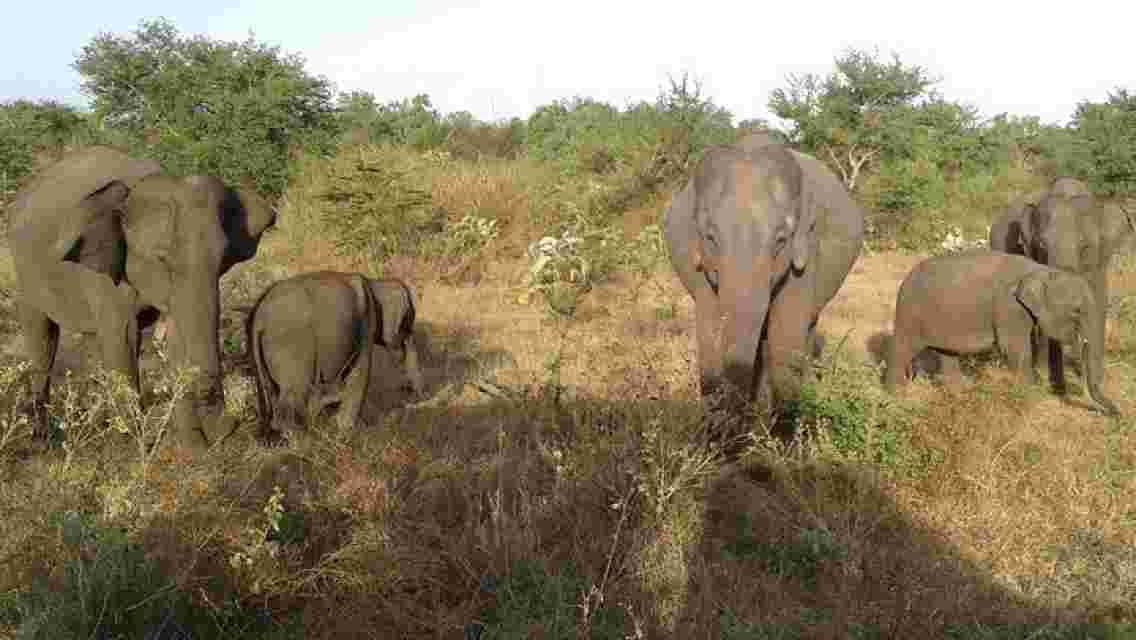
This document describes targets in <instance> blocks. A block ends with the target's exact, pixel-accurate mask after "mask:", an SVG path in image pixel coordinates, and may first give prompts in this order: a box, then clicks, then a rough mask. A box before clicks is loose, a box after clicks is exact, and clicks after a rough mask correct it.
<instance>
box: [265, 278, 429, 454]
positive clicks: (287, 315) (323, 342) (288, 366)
mask: <svg viewBox="0 0 1136 640" xmlns="http://www.w3.org/2000/svg"><path fill="white" fill-rule="evenodd" d="M417 306H418V299H417V296H416V295H415V293H414V290H413V289H412V288H411V287H410V286H409V285H407V284H406V283H405V282H403V281H401V280H397V279H382V280H380V279H371V278H368V277H366V276H364V275H362V274H358V273H341V272H335V271H316V272H311V273H304V274H300V275H298V276H294V277H292V278H288V279H287V280H281V281H279V282H277V283H275V284H273V285H272V286H270V287H269V288H268V289H266V290H265V291H264V293H263V294H262V295H261V297H260V299H258V300H257V301H256V304H255V305H254V306H253V308H252V310H251V312H250V313H249V317H248V320H247V321H246V332H247V333H246V338H247V342H246V344H247V345H248V350H249V359H250V360H251V361H252V362H253V364H254V375H255V377H256V391H257V404H258V408H259V411H260V434H261V436H262V437H263V438H266V439H272V438H275V437H277V436H279V435H286V434H289V433H292V432H294V431H295V430H297V429H298V427H300V426H301V425H303V424H307V423H310V420H311V419H312V418H314V417H315V416H316V415H318V414H319V412H320V411H321V410H323V408H324V407H326V406H328V405H330V404H333V403H336V402H338V403H340V407H339V412H338V415H337V420H338V422H339V426H340V428H341V429H342V428H353V427H354V426H355V425H356V424H357V422H358V420H359V416H360V414H361V413H362V410H363V404H364V401H365V400H366V397H367V392H368V389H369V386H370V379H371V352H372V347H373V345H376V344H377V345H381V346H383V347H386V348H387V349H388V350H390V351H391V352H397V353H398V354H399V356H400V360H401V362H402V364H403V367H404V368H405V371H406V375H407V377H408V378H409V381H410V384H411V386H412V387H413V389H414V391H416V392H417V391H421V390H422V376H421V373H420V372H419V369H418V352H417V349H416V347H415V344H414V320H415V314H416V310H417Z"/></svg>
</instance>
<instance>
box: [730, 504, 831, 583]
mask: <svg viewBox="0 0 1136 640" xmlns="http://www.w3.org/2000/svg"><path fill="white" fill-rule="evenodd" d="M734 526H735V531H734V537H733V538H732V539H731V540H730V541H729V542H728V543H727V544H726V546H725V549H726V553H728V554H730V555H732V556H734V557H735V558H738V559H749V560H756V561H758V562H759V563H761V565H762V566H763V567H764V569H765V570H766V571H768V572H769V573H772V574H774V575H778V576H784V577H788V578H793V579H795V580H800V581H801V582H802V583H804V585H805V586H806V587H808V588H809V589H815V588H816V580H817V576H818V574H819V573H820V570H821V567H823V566H826V565H829V564H832V563H838V562H840V561H841V560H842V559H843V558H844V556H845V555H846V554H847V549H845V548H844V546H843V545H842V544H841V543H840V541H839V540H837V539H836V538H835V536H834V535H833V534H832V532H831V531H828V530H827V529H801V530H799V531H797V532H796V534H795V536H794V537H792V538H791V539H787V540H777V541H775V542H765V541H762V540H761V539H760V538H759V537H758V535H757V533H756V532H755V531H754V526H755V523H754V520H753V516H752V515H751V514H749V513H745V512H742V513H738V514H736V515H735V516H734Z"/></svg>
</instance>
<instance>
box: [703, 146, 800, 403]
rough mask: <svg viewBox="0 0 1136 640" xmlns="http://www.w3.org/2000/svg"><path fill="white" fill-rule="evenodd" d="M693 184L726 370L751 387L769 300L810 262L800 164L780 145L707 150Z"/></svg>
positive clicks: (735, 380) (731, 377)
mask: <svg viewBox="0 0 1136 640" xmlns="http://www.w3.org/2000/svg"><path fill="white" fill-rule="evenodd" d="M692 184H693V190H694V202H693V208H694V220H695V229H696V238H695V241H694V243H693V258H694V264H695V268H696V269H697V270H698V271H700V272H702V273H703V274H704V276H705V277H706V279H707V281H708V282H709V283H710V285H711V287H712V288H713V289H714V291H715V292H716V293H717V296H718V299H719V301H720V309H721V311H722V315H723V317H724V325H723V331H722V333H723V335H722V336H721V340H722V353H723V360H722V366H723V375H724V377H725V379H726V380H727V381H729V382H731V383H733V384H734V385H735V386H737V387H738V388H740V389H742V390H743V391H746V392H751V391H752V389H751V388H750V386H751V385H752V381H753V380H754V376H753V373H754V366H755V360H756V356H757V349H758V345H759V343H760V341H761V336H762V330H763V327H764V326H765V322H766V316H767V314H768V311H769V307H770V302H771V300H772V298H773V295H774V291H776V290H777V289H778V287H779V285H780V284H781V283H782V281H783V280H784V279H785V278H786V276H787V275H788V274H789V272H790V271H795V272H802V271H803V270H805V269H806V267H808V265H809V262H810V260H811V259H812V257H813V253H814V251H815V227H816V212H815V209H814V208H813V207H812V206H811V204H810V202H808V193H807V190H806V189H805V187H804V176H803V173H802V170H801V168H800V165H799V164H798V163H797V161H796V159H795V158H794V156H793V155H792V153H791V152H790V151H789V150H788V149H786V148H785V147H783V146H779V145H774V146H762V147H760V148H757V149H755V150H752V151H749V152H746V151H745V150H742V149H737V148H732V147H717V148H714V149H711V150H710V151H709V152H708V153H707V154H706V156H705V157H704V158H703V160H702V161H701V162H700V163H699V165H698V166H697V167H696V168H695V171H694V175H693V176H692ZM806 312H807V311H806V310H802V313H806Z"/></svg>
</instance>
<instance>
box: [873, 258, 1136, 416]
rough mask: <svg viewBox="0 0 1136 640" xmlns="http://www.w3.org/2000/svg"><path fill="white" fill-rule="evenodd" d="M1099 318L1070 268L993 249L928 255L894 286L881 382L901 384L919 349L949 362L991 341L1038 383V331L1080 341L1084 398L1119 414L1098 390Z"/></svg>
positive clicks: (987, 346) (1087, 288) (1090, 297)
mask: <svg viewBox="0 0 1136 640" xmlns="http://www.w3.org/2000/svg"><path fill="white" fill-rule="evenodd" d="M1098 317H1099V314H1098V313H1097V300H1096V298H1095V296H1094V295H1093V291H1092V289H1091V287H1090V286H1089V283H1088V282H1087V281H1086V280H1085V279H1084V278H1082V277H1081V276H1078V275H1076V274H1073V273H1069V272H1066V271H1062V270H1059V269H1054V268H1052V267H1048V266H1046V265H1042V264H1038V263H1037V262H1034V261H1033V260H1030V259H1029V258H1026V257H1024V256H1018V255H1012V254H1008V253H1001V252H992V251H970V252H966V253H962V254H957V255H950V256H941V257H936V258H930V259H927V260H924V261H923V262H921V263H919V264H918V265H916V266H915V268H914V269H912V270H911V272H910V273H909V274H907V277H906V278H905V279H904V280H903V284H901V285H900V287H899V294H898V296H897V297H896V302H895V340H894V341H893V345H892V352H891V356H890V358H889V361H888V371H887V378H886V383H887V386H888V387H889V388H894V387H895V386H896V385H898V384H901V383H903V382H906V380H907V378H908V375H909V369H910V366H911V361H912V359H913V358H914V357H915V356H916V355H917V354H918V353H919V352H920V351H922V350H923V349H926V348H930V349H933V350H935V351H938V352H940V353H941V354H942V355H943V357H944V359H945V360H947V361H950V362H953V360H954V358H955V356H956V355H957V354H964V353H979V352H982V351H985V350H987V349H990V348H992V347H995V346H997V347H999V348H1000V349H1001V350H1002V352H1003V353H1004V354H1005V355H1006V357H1007V359H1008V360H1009V362H1010V365H1011V366H1013V367H1014V368H1015V369H1017V370H1018V371H1019V372H1020V373H1021V374H1022V376H1023V377H1025V378H1027V379H1029V380H1031V381H1036V377H1037V372H1036V370H1035V368H1034V367H1035V361H1036V353H1035V352H1034V350H1033V341H1032V339H1031V337H1032V336H1033V335H1034V333H1035V332H1036V331H1038V330H1041V331H1044V332H1045V334H1046V335H1048V336H1051V337H1053V338H1055V339H1057V340H1060V341H1061V342H1063V343H1067V344H1076V345H1079V346H1080V347H1081V349H1080V353H1081V362H1082V367H1083V369H1084V371H1085V382H1086V387H1087V388H1088V391H1089V396H1090V397H1091V398H1092V400H1093V401H1094V402H1095V403H1096V404H1097V405H1098V406H1099V407H1100V409H1101V410H1102V411H1104V412H1105V413H1108V414H1110V415H1118V414H1119V410H1118V409H1117V408H1116V405H1114V404H1113V403H1112V402H1111V401H1110V400H1109V399H1107V398H1105V397H1104V395H1103V394H1102V393H1101V390H1100V384H1101V380H1102V376H1103V372H1102V370H1101V368H1100V367H1099V366H1097V365H1096V363H1097V362H1099V361H1100V357H1099V354H1100V350H1101V349H1102V348H1103V345H1102V344H1101V343H1100V340H1099V338H1098V335H1099V332H1098V331H1097V327H1096V326H1095V325H1094V323H1095V322H1097V321H1098V320H1097V318H1098Z"/></svg>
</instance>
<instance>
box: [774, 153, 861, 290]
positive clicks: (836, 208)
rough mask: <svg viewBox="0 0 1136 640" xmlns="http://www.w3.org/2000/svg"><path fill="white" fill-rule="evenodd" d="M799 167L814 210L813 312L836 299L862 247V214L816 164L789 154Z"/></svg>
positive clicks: (838, 183)
mask: <svg viewBox="0 0 1136 640" xmlns="http://www.w3.org/2000/svg"><path fill="white" fill-rule="evenodd" d="M791 152H792V154H793V156H794V157H795V158H796V160H797V163H798V164H800V166H801V171H802V173H803V178H804V187H805V188H806V189H807V191H808V193H807V194H806V197H807V201H809V202H810V203H811V206H814V207H816V208H817V226H816V241H817V255H816V261H817V280H816V282H817V290H816V294H817V298H816V300H817V311H818V313H819V311H820V310H821V309H823V308H824V306H825V305H826V304H828V302H829V301H830V300H832V298H833V297H834V296H835V295H836V292H837V291H838V290H839V289H840V287H841V285H843V284H844V279H845V278H846V277H847V276H848V272H849V271H851V270H852V265H853V264H855V262H856V258H858V257H859V256H860V249H861V248H862V247H863V244H864V210H863V208H861V207H860V205H859V204H857V203H856V201H855V200H853V199H852V197H851V196H850V195H848V190H847V189H845V187H844V184H843V183H842V182H841V181H840V180H839V179H837V177H836V175H835V174H833V173H832V171H831V170H829V168H828V167H826V166H824V164H823V163H821V162H820V161H819V160H817V159H816V158H814V157H813V156H811V155H808V154H806V153H801V152H799V151H794V150H791Z"/></svg>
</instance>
